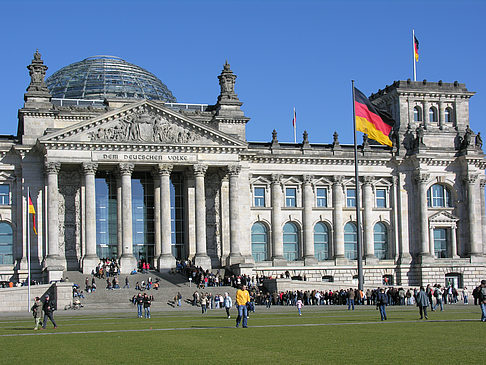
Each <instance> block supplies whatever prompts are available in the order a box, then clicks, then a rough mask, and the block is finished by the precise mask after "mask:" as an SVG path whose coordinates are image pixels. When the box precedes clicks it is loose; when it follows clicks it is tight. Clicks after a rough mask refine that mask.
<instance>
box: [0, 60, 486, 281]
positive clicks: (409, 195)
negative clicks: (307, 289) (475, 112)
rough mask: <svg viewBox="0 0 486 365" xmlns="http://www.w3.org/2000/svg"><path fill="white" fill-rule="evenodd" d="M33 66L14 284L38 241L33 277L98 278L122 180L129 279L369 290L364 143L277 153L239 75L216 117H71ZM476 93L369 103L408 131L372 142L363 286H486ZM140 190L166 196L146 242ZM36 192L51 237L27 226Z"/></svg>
mask: <svg viewBox="0 0 486 365" xmlns="http://www.w3.org/2000/svg"><path fill="white" fill-rule="evenodd" d="M28 68H29V71H30V74H31V79H32V80H31V84H30V85H29V88H28V89H27V93H26V94H25V104H24V107H23V108H22V109H20V111H19V127H18V135H17V136H16V137H14V136H12V137H6V138H4V139H2V140H1V141H0V152H1V154H0V157H1V161H0V162H1V164H0V185H5V186H8V194H9V199H8V201H5V200H4V201H3V204H2V205H0V220H1V222H0V224H2V223H3V224H7V225H8V227H10V229H11V235H10V237H11V238H12V245H11V248H12V258H13V259H12V260H11V261H12V262H11V263H4V264H0V276H1V278H2V279H10V278H12V277H13V278H16V279H19V280H22V279H25V277H26V275H27V267H28V264H27V256H28V255H27V247H28V244H27V243H28V242H27V240H28V238H29V237H30V246H31V268H32V272H33V276H35V277H39V278H40V277H42V278H44V279H50V280H56V279H58V278H60V275H62V272H63V271H64V270H80V271H83V272H84V273H90V272H91V270H93V268H94V267H95V266H96V264H97V263H98V261H99V257H98V256H99V252H101V251H99V250H100V247H101V246H102V245H103V244H102V243H101V242H100V239H99V233H100V229H102V228H100V227H101V225H100V214H101V213H100V211H99V210H98V200H99V195H98V194H99V191H98V189H99V187H98V185H97V184H98V182H99V179H100V178H101V177H103V178H104V177H106V176H112V177H113V179H114V180H113V181H114V183H113V186H112V185H110V186H112V187H110V189H113V191H112V193H109V194H111V195H110V199H112V200H113V201H115V205H116V206H115V208H114V209H115V213H114V216H113V217H114V218H113V217H112V218H110V219H111V221H110V224H111V223H113V227H114V228H110V229H113V230H114V231H113V232H112V233H113V235H112V236H110V237H115V240H116V242H115V244H114V247H115V248H114V249H115V251H113V252H116V253H115V254H114V255H115V256H116V257H117V258H118V259H119V260H120V264H121V271H122V273H128V272H130V271H131V270H133V269H134V268H135V267H136V265H137V260H139V259H140V258H141V257H144V259H145V260H148V261H149V262H150V263H151V264H152V265H154V266H155V267H157V268H158V269H159V270H167V269H170V268H172V267H174V266H175V264H176V259H190V260H193V262H194V263H195V264H196V265H198V266H202V267H204V268H222V267H226V268H230V269H231V270H233V271H234V272H242V273H248V274H251V275H256V274H260V275H262V274H263V275H266V276H273V277H276V276H280V275H282V274H283V273H285V272H286V271H289V273H290V274H291V276H300V277H302V278H303V277H305V279H306V280H307V281H312V282H334V283H342V284H353V283H355V282H356V280H357V279H356V277H357V267H356V235H357V229H356V225H355V222H356V218H357V217H356V210H355V208H354V204H355V200H353V199H355V196H356V185H357V184H356V183H357V182H356V181H355V178H354V155H353V146H350V145H341V144H340V142H339V136H338V135H337V133H335V134H334V136H333V142H332V143H330V144H314V143H309V139H308V135H307V133H306V132H305V133H304V135H303V140H302V143H298V144H287V143H280V142H279V141H278V137H277V132H276V131H274V133H273V135H272V140H271V141H270V142H268V143H266V142H250V141H247V140H246V136H245V135H246V133H245V128H246V123H248V122H249V118H248V117H246V116H245V115H244V113H243V111H242V109H241V106H242V102H241V101H239V99H238V96H237V94H236V93H235V79H236V76H235V75H234V74H233V72H232V71H231V69H230V66H229V64H227V63H226V64H225V65H224V68H223V71H222V73H221V75H219V77H218V78H219V83H220V87H221V93H220V95H219V96H218V98H217V102H216V104H215V105H206V106H200V109H194V108H193V109H191V108H190V107H189V104H184V105H183V104H175V103H164V102H162V101H154V100H130V99H112V100H105V101H104V102H103V103H102V104H100V105H95V104H92V105H90V106H89V107H79V106H74V107H73V106H69V107H66V106H63V104H62V103H60V102H59V100H54V99H52V97H51V95H50V94H49V90H48V89H47V88H46V86H45V83H44V77H45V72H46V69H47V68H46V66H45V65H44V64H43V61H42V59H41V57H40V54H38V53H37V52H36V55H35V56H34V60H33V61H32V63H31V65H29V66H28ZM473 94H474V93H472V92H469V91H468V90H467V89H466V87H465V85H464V84H459V83H457V82H455V83H443V82H442V81H439V82H437V83H430V82H426V81H423V82H412V81H410V80H408V81H397V82H395V83H393V84H392V85H390V86H387V87H386V88H385V89H384V90H380V91H379V92H378V93H376V94H373V95H371V97H370V100H372V102H373V103H374V104H376V105H377V106H379V107H381V108H385V109H387V110H388V112H389V113H390V114H391V115H392V116H393V118H394V119H395V121H396V124H395V127H394V130H393V131H392V135H391V139H392V141H393V147H388V146H381V145H377V144H375V143H374V142H373V141H371V140H368V139H367V138H366V136H365V137H364V138H363V143H362V144H361V145H360V146H359V147H358V155H359V156H358V160H359V168H360V181H359V182H358V189H360V194H359V195H361V197H362V199H361V203H360V204H361V215H362V219H363V220H362V222H363V223H362V227H363V233H362V237H363V251H362V252H363V261H364V277H365V285H367V286H369V285H381V284H382V283H383V280H384V279H385V278H386V280H388V281H389V282H390V283H394V284H399V285H419V284H422V283H444V282H445V281H447V280H450V281H454V283H455V284H456V285H458V286H464V285H465V286H469V287H470V286H473V285H474V284H476V283H477V281H478V280H479V279H480V278H483V277H484V276H486V260H485V253H486V251H485V250H486V215H485V209H484V208H485V196H484V186H485V181H486V179H485V178H484V167H485V159H484V154H483V151H482V140H481V136H480V134H479V133H478V134H476V133H474V132H473V131H472V130H471V129H470V128H469V113H468V105H469V98H470V97H471V96H473ZM137 176H138V177H137ZM140 176H143V177H140ZM135 178H137V179H139V180H137V181H142V180H143V184H145V185H144V186H145V187H144V189H145V190H144V191H145V194H146V191H147V190H146V189H147V188H146V187H147V186H150V187H151V188H150V189H152V191H151V192H150V194H149V195H150V196H149V197H148V198H147V197H146V196H145V197H144V199H145V200H144V204H145V205H147V204H148V205H147V207H146V208H147V212H153V213H150V214H153V216H152V215H150V229H147V222H148V218H144V219H146V220H145V221H143V219H142V223H143V224H142V225H144V229H145V231H144V232H145V233H144V234H145V235H144V237H145V240H146V241H144V242H145V243H142V244H139V243H135V240H136V239H135V237H136V235H137V234H139V233H140V232H139V230H140V229H141V228H140V227H139V225H138V224H139V223H138V222H139V221H140V220H141V219H140V218H137V217H138V216H137V215H136V212H135V210H136V209H138V208H137V207H135V206H134V204H135V203H136V202H135V200H134V199H135V195H134V194H136V191H135V190H134V189H136V187H135V186H134V181H135V180H134V179H135ZM140 179H142V180H140ZM106 181H108V180H106ZM110 181H111V180H110ZM140 184H142V183H140ZM176 185H177V187H175V186H176ZM27 188H29V191H30V195H31V197H32V202H33V205H34V207H35V210H36V220H37V222H38V227H37V234H34V233H33V232H32V231H30V232H28V229H27V226H28V224H30V225H31V222H30V221H29V222H27V211H28V196H27ZM146 195H147V194H146ZM147 202H149V203H147ZM177 204H179V205H177ZM147 214H149V213H146V215H145V216H144V217H148V216H149V215H147ZM3 227H4V228H5V227H6V226H3ZM110 227H111V226H110ZM2 232H3V231H2ZM147 232H148V233H147ZM28 233H30V234H28ZM147 237H149V238H147ZM147 240H149V241H147ZM177 245H178V246H177ZM139 246H141V247H139ZM145 246H147V247H149V246H150V247H149V248H147V247H145ZM143 250H145V251H143ZM141 252H143V255H144V256H141V255H142V254H141ZM5 257H7V256H5ZM5 260H8V257H7V258H6V259H5Z"/></svg>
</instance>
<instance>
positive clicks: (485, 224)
mask: <svg viewBox="0 0 486 365" xmlns="http://www.w3.org/2000/svg"><path fill="white" fill-rule="evenodd" d="M485 186H486V180H485V179H481V180H480V181H479V195H480V196H481V206H480V209H481V237H482V240H483V255H484V254H486V211H485V209H484V208H485V206H486V205H485V204H486V202H485V197H484V187H485Z"/></svg>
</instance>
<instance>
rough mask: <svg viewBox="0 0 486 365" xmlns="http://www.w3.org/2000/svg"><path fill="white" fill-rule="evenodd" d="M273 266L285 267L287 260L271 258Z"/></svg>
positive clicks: (281, 257)
mask: <svg viewBox="0 0 486 365" xmlns="http://www.w3.org/2000/svg"><path fill="white" fill-rule="evenodd" d="M272 264H273V266H287V260H285V258H284V257H283V256H274V257H272Z"/></svg>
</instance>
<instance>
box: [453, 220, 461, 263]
mask: <svg viewBox="0 0 486 365" xmlns="http://www.w3.org/2000/svg"><path fill="white" fill-rule="evenodd" d="M451 257H452V258H453V259H458V258H459V255H458V254H457V226H456V225H455V224H454V225H453V226H452V227H451Z"/></svg>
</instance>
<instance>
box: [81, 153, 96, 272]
mask: <svg viewBox="0 0 486 365" xmlns="http://www.w3.org/2000/svg"><path fill="white" fill-rule="evenodd" d="M97 169H98V164H96V163H92V162H85V163H83V172H84V186H85V194H86V198H85V208H84V211H85V220H86V223H85V230H86V252H85V254H84V257H83V274H90V273H91V271H92V270H93V269H94V268H95V267H96V265H97V264H98V262H99V259H98V256H97V255H96V192H95V174H96V170H97Z"/></svg>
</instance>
